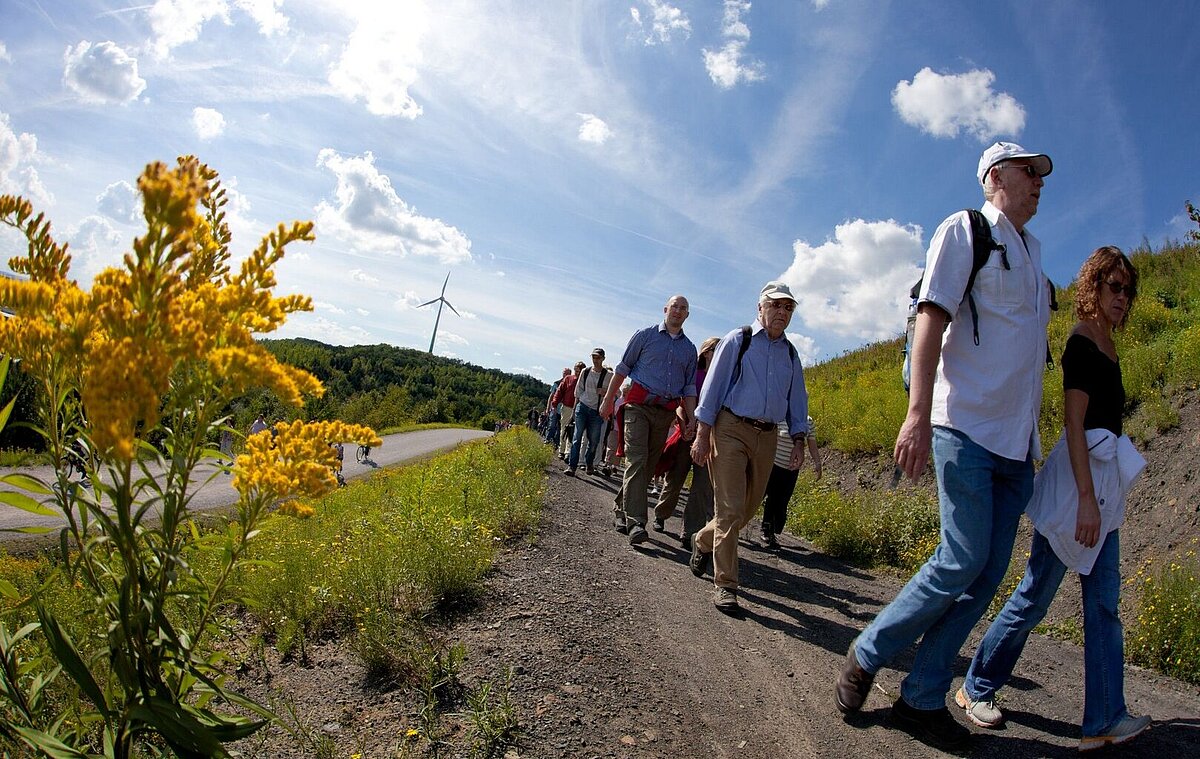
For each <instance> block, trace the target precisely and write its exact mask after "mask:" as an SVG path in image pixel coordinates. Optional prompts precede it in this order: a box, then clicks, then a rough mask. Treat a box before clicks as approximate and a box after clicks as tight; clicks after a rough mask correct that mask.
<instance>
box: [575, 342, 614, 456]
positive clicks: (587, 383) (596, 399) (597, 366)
mask: <svg viewBox="0 0 1200 759" xmlns="http://www.w3.org/2000/svg"><path fill="white" fill-rule="evenodd" d="M611 381H612V372H610V371H609V370H608V369H607V368H606V367H605V366H604V349H603V348H593V349H592V365H591V366H589V367H588V368H586V369H584V370H583V373H582V374H580V375H579V380H578V381H577V382H576V383H575V436H574V437H573V438H572V439H571V453H570V454H568V456H567V472H566V474H567V476H568V477H574V476H575V470H576V469H577V468H578V467H579V452H580V448H581V447H582V446H583V436H584V435H585V434H586V435H587V455H586V456H585V457H584V462H585V466H586V468H585V469H584V471H586V472H587V473H588V474H589V475H591V474H595V473H596V466H595V463H596V451H597V450H598V449H599V448H600V428H601V427H602V426H603V425H604V420H603V419H601V418H600V401H602V400H604V396H605V394H606V393H607V392H608V383H609V382H611Z"/></svg>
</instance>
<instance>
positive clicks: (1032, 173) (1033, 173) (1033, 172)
mask: <svg viewBox="0 0 1200 759" xmlns="http://www.w3.org/2000/svg"><path fill="white" fill-rule="evenodd" d="M1000 168H1002V169H1018V170H1020V171H1023V172H1025V176H1027V177H1029V178H1030V179H1033V178H1034V177H1040V176H1041V174H1039V173H1038V171H1037V169H1035V168H1033V167H1032V166H1030V165H1029V164H1027V163H1006V164H1004V165H1003V166H1001V167H1000Z"/></svg>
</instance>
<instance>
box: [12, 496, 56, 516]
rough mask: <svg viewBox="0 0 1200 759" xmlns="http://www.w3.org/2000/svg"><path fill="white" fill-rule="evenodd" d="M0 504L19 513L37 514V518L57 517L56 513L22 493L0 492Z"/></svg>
mask: <svg viewBox="0 0 1200 759" xmlns="http://www.w3.org/2000/svg"><path fill="white" fill-rule="evenodd" d="M0 503H6V504H8V505H9V506H12V507H14V508H17V509H20V510H21V511H28V512H29V513H30V514H37V515H38V516H43V517H55V516H58V512H57V511H54V510H53V509H48V508H46V507H45V506H43V505H42V504H40V503H38V502H37V501H35V500H33V499H32V498H30V497H29V496H27V495H25V494H24V493H18V492H16V491H15V490H0Z"/></svg>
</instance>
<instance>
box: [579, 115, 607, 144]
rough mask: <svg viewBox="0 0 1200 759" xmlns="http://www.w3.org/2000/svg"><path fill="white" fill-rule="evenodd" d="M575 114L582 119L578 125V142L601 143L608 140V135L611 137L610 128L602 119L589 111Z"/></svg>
mask: <svg viewBox="0 0 1200 759" xmlns="http://www.w3.org/2000/svg"><path fill="white" fill-rule="evenodd" d="M575 115H576V116H578V117H579V118H581V119H583V123H581V124H580V125H579V141H580V142H591V143H594V144H596V145H603V144H604V143H605V142H607V141H608V138H609V137H612V130H611V129H609V128H608V124H605V123H604V120H603V119H601V118H600V117H599V116H595V115H593V114H591V113H577V114H575Z"/></svg>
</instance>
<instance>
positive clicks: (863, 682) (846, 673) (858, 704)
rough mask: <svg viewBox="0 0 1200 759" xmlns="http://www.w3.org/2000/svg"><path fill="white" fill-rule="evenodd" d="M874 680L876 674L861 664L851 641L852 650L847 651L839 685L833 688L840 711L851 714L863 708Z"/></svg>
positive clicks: (838, 681) (839, 676)
mask: <svg viewBox="0 0 1200 759" xmlns="http://www.w3.org/2000/svg"><path fill="white" fill-rule="evenodd" d="M873 682H875V675H873V674H871V673H870V672H868V671H866V670H865V669H863V668H862V667H861V666H859V664H858V656H856V655H855V653H854V644H853V643H851V644H850V650H849V651H848V652H846V662H845V663H844V664H843V665H842V671H841V672H840V673H839V674H838V679H837V686H836V687H835V688H834V689H833V693H834V698H835V699H836V701H837V708H838V711H840V712H841V713H842V714H850V713H851V712H856V711H858V710H859V709H861V708H862V705H863V702H864V701H866V700H867V694H869V693H870V692H871V683H873Z"/></svg>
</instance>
